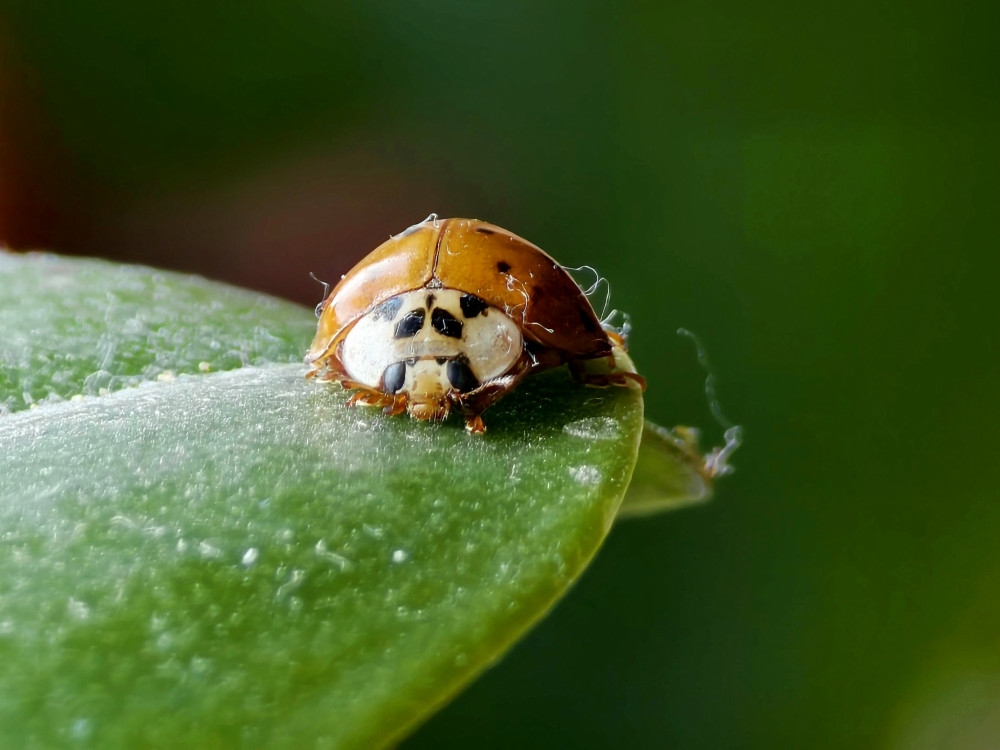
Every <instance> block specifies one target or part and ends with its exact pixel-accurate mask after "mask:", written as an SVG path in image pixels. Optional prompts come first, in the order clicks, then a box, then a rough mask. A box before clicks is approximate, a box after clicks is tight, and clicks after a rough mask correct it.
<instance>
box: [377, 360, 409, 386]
mask: <svg viewBox="0 0 1000 750" xmlns="http://www.w3.org/2000/svg"><path fill="white" fill-rule="evenodd" d="M405 380H406V365H405V364H404V363H403V362H393V363H392V364H391V365H389V366H388V367H386V368H385V372H383V373H382V390H383V391H385V392H386V393H396V391H398V390H399V389H400V388H402V387H403V381H405Z"/></svg>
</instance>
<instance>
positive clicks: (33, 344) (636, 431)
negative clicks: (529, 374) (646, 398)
mask: <svg viewBox="0 0 1000 750" xmlns="http://www.w3.org/2000/svg"><path fill="white" fill-rule="evenodd" d="M0 288H3V289H4V290H5V291H6V290H8V289H16V290H18V291H17V292H16V294H14V295H6V294H5V295H4V296H3V299H2V301H0V337H2V338H0V342H2V347H3V348H2V349H0V354H2V356H3V365H4V369H3V372H4V383H3V385H2V388H0V394H2V398H4V399H5V400H6V401H5V402H6V403H7V404H8V408H9V409H11V410H12V411H16V410H20V411H18V413H11V414H7V415H4V416H2V417H0V746H2V747H17V748H59V747H74V748H78V747H100V748H136V747H198V748H229V747H235V746H242V747H268V748H285V747H287V748H301V747H366V748H367V747H377V746H380V745H385V744H387V743H391V742H393V741H394V740H396V739H398V738H399V737H400V736H401V735H402V734H404V733H405V732H406V731H407V730H408V729H409V728H410V727H412V726H413V725H414V724H415V723H416V722H418V721H420V720H421V719H422V718H423V717H425V716H426V715H427V714H428V713H430V712H432V711H433V710H434V709H435V708H436V707H438V706H439V705H441V704H442V703H443V702H445V701H446V700H447V699H448V698H449V697H450V696H451V695H452V694H454V693H455V692H456V691H457V690H458V689H460V687H461V686H462V685H464V684H465V683H467V682H468V681H469V680H470V679H472V677H474V676H475V674H477V673H478V672H479V671H481V670H482V669H483V668H485V667H486V666H487V665H488V664H489V663H490V662H491V661H493V660H494V659H496V658H497V657H498V656H499V655H500V654H501V653H502V652H503V650H504V649H505V648H506V647H507V646H508V645H509V644H510V643H512V642H513V640H514V639H516V638H517V637H518V636H519V635H520V634H521V633H522V632H524V630H525V629H526V628H528V627H529V626H530V625H531V623H532V622H534V621H535V620H537V619H538V618H539V617H540V616H542V615H543V614H544V612H545V611H546V610H547V609H548V608H549V607H550V606H551V605H552V603H553V602H554V601H555V600H556V599H557V598H558V597H559V596H560V595H561V594H562V593H564V592H565V590H566V589H567V587H568V586H569V585H570V584H571V583H572V581H573V580H574V579H575V577H576V576H578V575H579V573H580V572H581V570H582V569H583V567H584V565H585V564H586V563H587V561H588V560H589V559H590V558H591V557H592V556H593V554H594V553H595V551H596V549H597V547H598V545H599V544H600V543H601V541H602V539H603V538H604V536H605V534H606V533H607V531H608V529H609V527H610V524H611V522H612V520H613V519H614V517H615V513H616V511H617V509H618V506H619V504H620V502H621V499H622V496H623V494H624V492H625V489H626V487H627V485H628V483H629V479H630V476H631V474H632V469H633V466H634V463H635V460H636V452H637V450H638V444H639V440H640V437H641V435H642V431H643V419H642V399H641V395H640V394H639V393H638V391H637V390H636V389H633V388H609V389H604V390H595V389H590V388H584V387H581V386H579V385H577V384H575V383H574V382H572V381H571V379H570V378H569V375H568V374H567V373H566V372H565V371H564V370H558V371H553V372H550V373H546V374H544V375H541V376H538V377H535V378H531V379H529V381H528V382H526V383H525V385H524V386H522V387H521V388H519V389H518V390H517V391H516V392H515V393H513V394H511V395H510V396H509V397H507V398H506V399H504V400H503V401H501V402H500V403H499V404H498V405H497V406H496V407H494V408H493V409H491V410H490V411H489V412H488V413H487V415H486V417H487V420H486V421H487V425H488V429H489V431H488V433H487V434H486V435H485V436H478V437H477V436H470V435H467V434H466V433H465V432H464V430H463V429H462V425H461V423H460V421H459V420H455V421H452V422H448V423H445V424H443V425H428V424H423V423H419V422H416V421H414V420H410V419H406V418H387V417H384V416H383V415H382V414H380V413H378V412H372V411H365V410H353V409H347V408H345V407H344V404H343V402H344V401H345V398H346V396H345V393H344V392H343V391H342V390H341V389H340V388H339V387H336V386H329V385H323V384H317V383H313V382H307V381H305V380H304V377H303V376H304V374H305V368H304V367H303V366H302V365H301V364H280V363H282V362H289V361H297V360H299V358H300V357H301V353H302V351H303V350H304V348H305V345H306V343H307V342H308V338H309V334H310V333H311V330H312V327H313V319H312V316H311V313H310V311H308V310H304V309H303V308H299V307H296V306H292V305H288V304H286V303H279V302H275V301H272V300H268V299H266V298H262V297H260V296H259V295H253V294H251V293H248V292H240V291H238V290H232V289H229V288H227V287H224V286H222V285H215V284H209V283H207V282H204V281H201V280H197V279H190V278H188V277H181V276H178V275H174V274H165V273H162V272H158V271H157V272H154V271H151V270H149V269H137V268H121V267H114V266H111V265H107V264H101V263H97V262H92V261H68V260H56V259H46V258H42V257H31V256H27V257H25V256H0ZM15 297H16V298H15ZM12 342H13V343H12ZM202 363H207V364H202ZM244 363H246V364H250V365H256V366H247V367H241V365H243V364H244ZM233 367H236V368H239V369H233V370H232V371H230V372H205V370H222V369H227V368H233ZM98 372H99V373H102V375H101V377H100V378H97V379H95V378H94V377H92V376H93V375H94V373H98ZM103 373H107V375H104V374H103ZM95 380H96V382H95ZM137 383H138V385H136V384H137ZM125 386H135V387H125ZM116 388H117V389H118V390H115V389H116ZM73 397H75V398H73ZM67 398H70V400H61V399H67ZM30 405H35V408H25V407H26V406H30Z"/></svg>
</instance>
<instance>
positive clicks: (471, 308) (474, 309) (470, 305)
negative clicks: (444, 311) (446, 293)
mask: <svg viewBox="0 0 1000 750" xmlns="http://www.w3.org/2000/svg"><path fill="white" fill-rule="evenodd" d="M458 304H459V305H460V306H461V308H462V315H464V316H465V317H466V318H474V317H476V316H477V315H479V313H481V312H482V311H483V310H485V309H486V308H487V307H488V305H487V304H486V302H484V301H483V300H481V299H479V297H477V296H476V295H474V294H463V295H462V297H461V299H459V300H458Z"/></svg>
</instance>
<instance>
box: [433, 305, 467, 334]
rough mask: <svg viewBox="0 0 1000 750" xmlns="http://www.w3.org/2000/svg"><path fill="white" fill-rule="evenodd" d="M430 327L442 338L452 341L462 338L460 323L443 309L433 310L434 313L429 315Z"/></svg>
mask: <svg viewBox="0 0 1000 750" xmlns="http://www.w3.org/2000/svg"><path fill="white" fill-rule="evenodd" d="M431 325H432V326H433V327H434V330H435V331H437V332H438V333H440V334H441V335H442V336H448V337H449V338H453V339H460V338H462V321H460V320H459V319H458V318H456V317H455V316H454V315H452V314H451V313H450V312H448V311H447V310H445V309H444V308H443V307H435V308H434V312H432V313H431Z"/></svg>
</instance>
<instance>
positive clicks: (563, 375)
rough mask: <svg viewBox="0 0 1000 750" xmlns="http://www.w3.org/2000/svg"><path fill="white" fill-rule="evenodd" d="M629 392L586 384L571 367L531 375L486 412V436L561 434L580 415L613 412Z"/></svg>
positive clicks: (506, 436)
mask: <svg viewBox="0 0 1000 750" xmlns="http://www.w3.org/2000/svg"><path fill="white" fill-rule="evenodd" d="M625 395H626V389H622V388H595V387H592V386H587V385H584V384H583V383H580V382H579V381H577V380H575V379H573V378H572V377H571V376H570V373H569V369H568V368H567V367H560V368H557V369H555V370H549V371H548V372H544V373H541V374H539V375H535V376H533V377H530V378H527V379H526V380H525V381H524V382H522V383H521V384H520V385H519V386H518V388H517V389H516V390H514V391H512V392H511V393H510V394H509V395H507V396H506V397H504V398H503V399H502V400H500V401H499V402H498V403H497V404H496V405H494V406H493V407H491V408H490V409H489V410H487V411H486V412H485V413H484V414H483V420H484V421H485V423H486V434H485V435H484V436H483V438H484V439H486V440H510V439H513V438H522V439H523V438H528V439H530V438H532V437H536V438H537V437H542V436H547V435H554V434H559V433H562V432H563V431H564V429H565V427H566V426H567V425H569V424H572V423H574V422H578V421H579V420H580V419H583V418H587V417H592V416H597V415H607V414H609V413H612V412H613V408H612V405H613V403H614V402H615V401H617V399H619V398H621V397H623V396H625ZM450 423H451V420H449V425H450Z"/></svg>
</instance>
